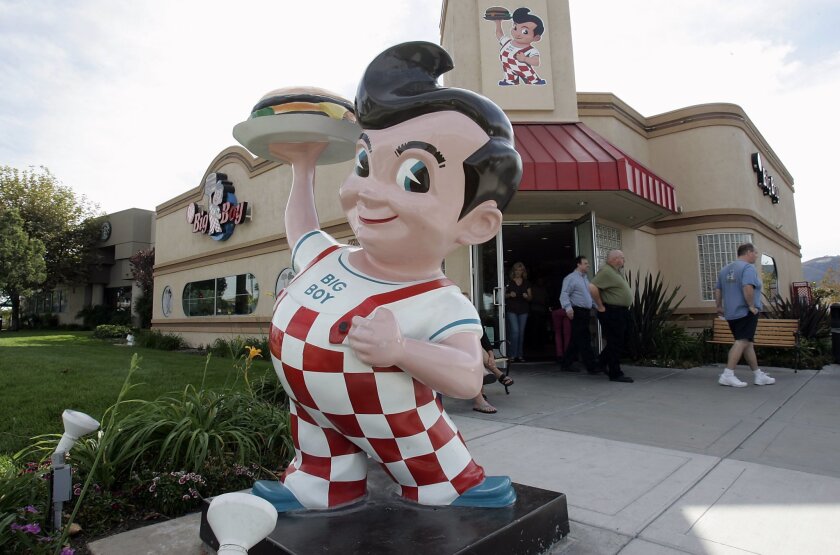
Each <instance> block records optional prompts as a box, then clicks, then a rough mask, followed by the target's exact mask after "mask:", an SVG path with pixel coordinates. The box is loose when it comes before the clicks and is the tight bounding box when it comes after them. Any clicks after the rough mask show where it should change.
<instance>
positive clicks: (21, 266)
mask: <svg viewBox="0 0 840 555" xmlns="http://www.w3.org/2000/svg"><path fill="white" fill-rule="evenodd" d="M45 252H46V250H45V248H44V243H42V242H41V241H40V240H38V239H33V238H31V237H29V235H28V234H27V233H26V231H25V230H24V227H23V219H22V218H21V217H20V214H18V211H17V210H15V209H4V208H2V207H0V291H2V292H3V293H4V294H5V295H6V296H8V297H9V298H10V300H11V304H12V321H11V329H13V330H16V329H18V328H19V327H20V295H22V294H27V293H29V292H30V291H31V290H32V289H34V288H36V287H38V286H40V285H41V283H42V282H43V281H44V279H45V278H46V276H47V273H46V263H45V262H44V253H45Z"/></svg>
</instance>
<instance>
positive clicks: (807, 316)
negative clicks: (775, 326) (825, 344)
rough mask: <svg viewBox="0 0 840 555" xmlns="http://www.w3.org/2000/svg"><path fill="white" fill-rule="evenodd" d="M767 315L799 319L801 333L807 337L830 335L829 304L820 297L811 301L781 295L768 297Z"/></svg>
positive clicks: (815, 337)
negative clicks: (786, 297)
mask: <svg viewBox="0 0 840 555" xmlns="http://www.w3.org/2000/svg"><path fill="white" fill-rule="evenodd" d="M765 299H766V300H767V306H766V307H765V308H766V310H767V316H768V317H770V318H789V319H794V320H799V333H800V335H801V337H803V338H805V339H817V338H825V337H828V334H829V318H828V305H827V304H825V303H823V302H822V301H821V300H820V299H818V298H817V299H814V300H812V301H810V302H808V301H804V300H799V299H794V300H791V299H785V298H783V297H782V296H780V295H774V296H773V297H772V298H767V297H765Z"/></svg>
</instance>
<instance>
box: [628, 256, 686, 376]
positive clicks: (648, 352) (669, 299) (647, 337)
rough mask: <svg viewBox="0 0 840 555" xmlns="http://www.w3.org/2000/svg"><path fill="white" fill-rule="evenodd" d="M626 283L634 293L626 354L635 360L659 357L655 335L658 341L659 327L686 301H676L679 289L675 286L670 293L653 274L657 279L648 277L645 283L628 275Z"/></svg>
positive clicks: (658, 277) (660, 334)
mask: <svg viewBox="0 0 840 555" xmlns="http://www.w3.org/2000/svg"><path fill="white" fill-rule="evenodd" d="M627 279H628V281H629V282H630V287H631V289H633V291H634V293H633V304H632V305H631V306H630V317H631V321H632V327H631V330H630V333H628V343H627V345H626V347H627V350H628V352H629V354H630V356H631V357H632V358H633V359H634V360H637V359H642V358H654V357H656V356H658V354H659V345H657V334H659V340H660V341H661V340H662V332H661V329H662V327H663V326H664V325H665V324H666V323H667V322H668V321H669V320H671V319H672V317H673V316H674V312H675V311H676V310H677V309H678V308H679V306H680V305H681V304H682V302H683V300H684V299H685V297H684V296H683V297H682V298H680V299H679V300H676V299H677V294H678V293H679V291H680V286H679V285H677V286H676V287H674V289H673V290H671V292H670V293H669V292H668V289H667V288H666V287H665V284H664V282H663V281H662V276H661V274H660V273H659V272H657V273H656V277H654V276H652V275H651V274H648V275H647V276H646V277H645V278H644V280H642V279H641V278H640V276H639V275H636V276H635V279H634V276H633V274H632V272H630V273H628V276H627Z"/></svg>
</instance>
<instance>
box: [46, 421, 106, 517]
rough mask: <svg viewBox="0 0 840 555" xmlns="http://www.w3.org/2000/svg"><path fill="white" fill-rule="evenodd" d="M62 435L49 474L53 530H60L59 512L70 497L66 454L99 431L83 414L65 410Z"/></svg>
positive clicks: (70, 482)
mask: <svg viewBox="0 0 840 555" xmlns="http://www.w3.org/2000/svg"><path fill="white" fill-rule="evenodd" d="M61 419H62V420H63V421H64V434H63V435H62V436H61V440H60V441H59V442H58V446H57V447H56V448H55V451H54V452H53V454H52V458H51V460H52V472H50V482H51V484H50V486H51V487H50V497H51V499H52V510H53V522H52V525H53V529H54V530H60V529H61V512H62V509H63V507H64V503H65V502H66V501H70V499H71V497H72V495H71V494H72V485H73V471H72V469H71V468H70V465H69V464H67V463H66V460H67V452H68V451H70V449H72V448H73V446H74V445H75V444H76V441H78V439H79V438H80V437H82V436H84V435H87V434H89V433H91V432H93V431H96V430H98V429H99V422H98V421H97V420H96V419H94V418H91V417H90V416H88V415H87V414H85V413H83V412H78V411H75V410H70V409H67V410H65V411H64V413H62V415H61Z"/></svg>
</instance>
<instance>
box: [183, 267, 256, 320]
mask: <svg viewBox="0 0 840 555" xmlns="http://www.w3.org/2000/svg"><path fill="white" fill-rule="evenodd" d="M259 296H260V286H259V284H258V283H257V278H256V277H254V275H253V274H239V275H238V276H227V277H223V278H215V279H206V280H204V281H193V282H191V283H188V284H187V285H186V286H185V287H184V295H183V305H184V314H186V315H187V316H221V315H234V314H251V313H252V312H254V310H256V308H257V301H258V300H259Z"/></svg>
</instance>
